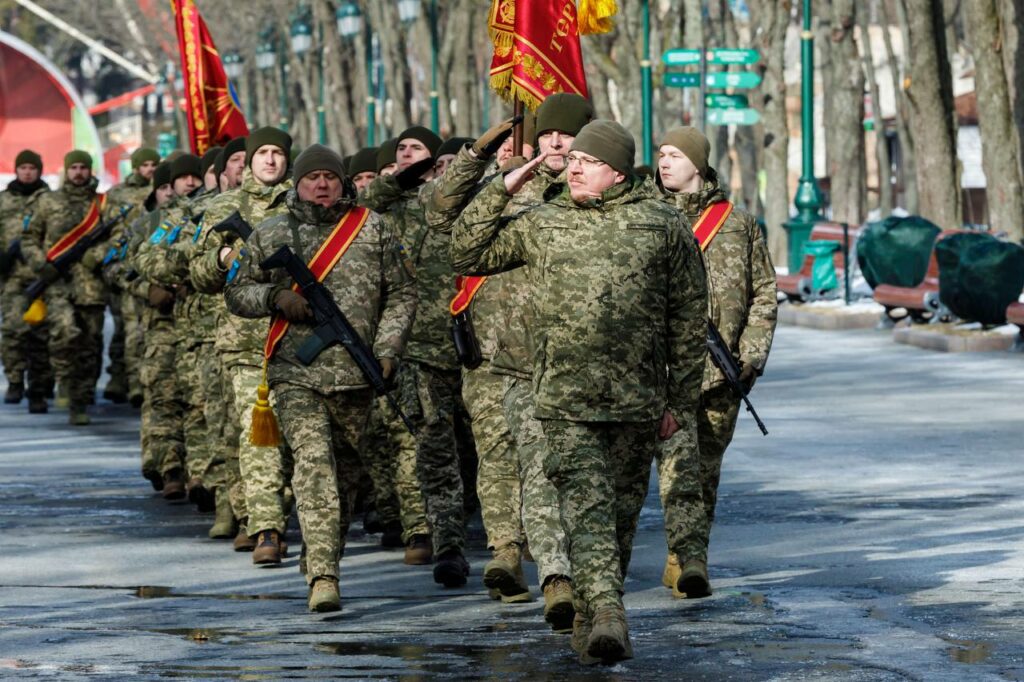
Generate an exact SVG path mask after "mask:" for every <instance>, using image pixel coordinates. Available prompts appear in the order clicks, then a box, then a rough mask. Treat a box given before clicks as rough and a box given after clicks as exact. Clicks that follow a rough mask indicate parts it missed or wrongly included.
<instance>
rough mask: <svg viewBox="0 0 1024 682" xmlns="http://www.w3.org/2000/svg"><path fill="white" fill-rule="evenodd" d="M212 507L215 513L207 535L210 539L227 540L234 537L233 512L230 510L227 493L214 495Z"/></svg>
mask: <svg viewBox="0 0 1024 682" xmlns="http://www.w3.org/2000/svg"><path fill="white" fill-rule="evenodd" d="M214 507H215V511H216V515H215V516H214V517H213V525H212V526H210V530H209V532H208V533H207V535H209V536H210V539H211V540H228V539H230V538H233V537H235V532H236V529H235V514H234V512H232V511H231V501H230V500H229V499H228V495H227V493H224V494H223V495H216V496H215V500H214Z"/></svg>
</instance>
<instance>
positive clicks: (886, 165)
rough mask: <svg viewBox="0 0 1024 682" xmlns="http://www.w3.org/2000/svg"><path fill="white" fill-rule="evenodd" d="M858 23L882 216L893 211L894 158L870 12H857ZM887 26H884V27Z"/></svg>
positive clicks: (879, 206) (879, 207) (879, 205)
mask: <svg viewBox="0 0 1024 682" xmlns="http://www.w3.org/2000/svg"><path fill="white" fill-rule="evenodd" d="M857 24H858V25H859V26H860V35H861V45H862V46H863V48H864V74H865V76H867V80H868V87H869V88H870V91H871V104H872V108H873V110H874V117H875V156H876V157H877V159H878V209H879V211H880V212H881V214H882V216H883V217H885V216H888V215H889V214H890V213H892V207H893V202H892V159H891V158H890V157H889V144H888V142H887V141H886V135H885V121H883V120H882V97H881V95H880V91H879V88H878V79H876V78H875V53H874V50H872V48H871V34H870V31H869V29H870V26H869V23H868V13H867V12H865V11H863V10H862V11H860V12H858V13H857ZM884 28H885V27H883V29H884Z"/></svg>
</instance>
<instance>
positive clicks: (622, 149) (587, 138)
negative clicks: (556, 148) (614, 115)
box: [569, 120, 636, 175]
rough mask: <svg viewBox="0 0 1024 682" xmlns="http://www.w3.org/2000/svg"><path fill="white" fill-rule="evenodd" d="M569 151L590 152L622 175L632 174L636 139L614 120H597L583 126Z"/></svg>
mask: <svg viewBox="0 0 1024 682" xmlns="http://www.w3.org/2000/svg"><path fill="white" fill-rule="evenodd" d="M569 151H572V152H583V153H584V154H590V155H591V156H593V157H595V158H597V159H601V160H602V161H604V162H605V163H607V164H608V165H609V166H611V167H612V168H614V169H615V170H617V171H619V172H620V173H622V174H624V175H632V174H633V161H634V159H635V157H636V141H635V140H634V139H633V136H632V135H630V133H629V131H628V130H626V129H625V128H623V127H622V126H621V125H620V124H618V123H616V122H615V121H605V120H597V121H591V122H590V123H588V124H587V125H585V126H583V128H582V129H581V130H580V132H579V133H578V134H577V135H576V139H575V140H573V142H572V147H570V148H569Z"/></svg>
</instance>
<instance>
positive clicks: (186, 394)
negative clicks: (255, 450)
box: [175, 320, 223, 478]
mask: <svg viewBox="0 0 1024 682" xmlns="http://www.w3.org/2000/svg"><path fill="white" fill-rule="evenodd" d="M175 324H176V326H178V327H179V328H180V327H187V324H186V320H181V321H180V322H179V321H176V322H175ZM207 348H209V344H202V343H196V342H195V340H194V339H191V338H188V337H186V338H183V339H181V340H180V341H179V342H178V346H177V352H178V368H179V369H178V372H179V375H178V379H179V382H178V385H179V387H180V389H181V402H182V405H183V407H184V414H183V418H182V429H183V430H184V434H185V468H186V469H187V470H188V475H189V477H194V476H196V477H199V478H203V477H204V476H206V475H207V473H208V472H209V469H210V467H212V466H213V462H214V459H220V460H221V462H222V463H223V457H218V455H219V454H220V453H219V446H220V445H221V444H220V443H218V442H217V441H216V440H215V439H214V437H213V436H214V434H213V431H212V429H211V428H210V425H209V424H208V423H207V421H206V389H207V388H208V387H209V384H210V383H212V382H211V381H208V380H207V377H206V376H205V372H204V371H203V370H204V367H203V362H202V358H203V354H204V353H205V351H206V349H207Z"/></svg>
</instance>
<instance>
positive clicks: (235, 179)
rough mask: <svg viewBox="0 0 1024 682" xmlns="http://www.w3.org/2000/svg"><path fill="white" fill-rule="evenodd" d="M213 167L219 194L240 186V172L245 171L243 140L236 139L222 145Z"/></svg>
mask: <svg viewBox="0 0 1024 682" xmlns="http://www.w3.org/2000/svg"><path fill="white" fill-rule="evenodd" d="M214 167H215V172H216V174H217V182H218V184H219V186H220V191H221V192H227V191H228V190H229V189H234V188H236V187H238V186H239V185H241V184H242V172H243V171H244V170H245V138H244V137H236V138H235V139H233V140H231V141H230V142H228V143H227V144H226V145H224V149H223V150H222V151H221V153H220V154H219V155H218V157H217V161H216V162H215V163H214Z"/></svg>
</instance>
